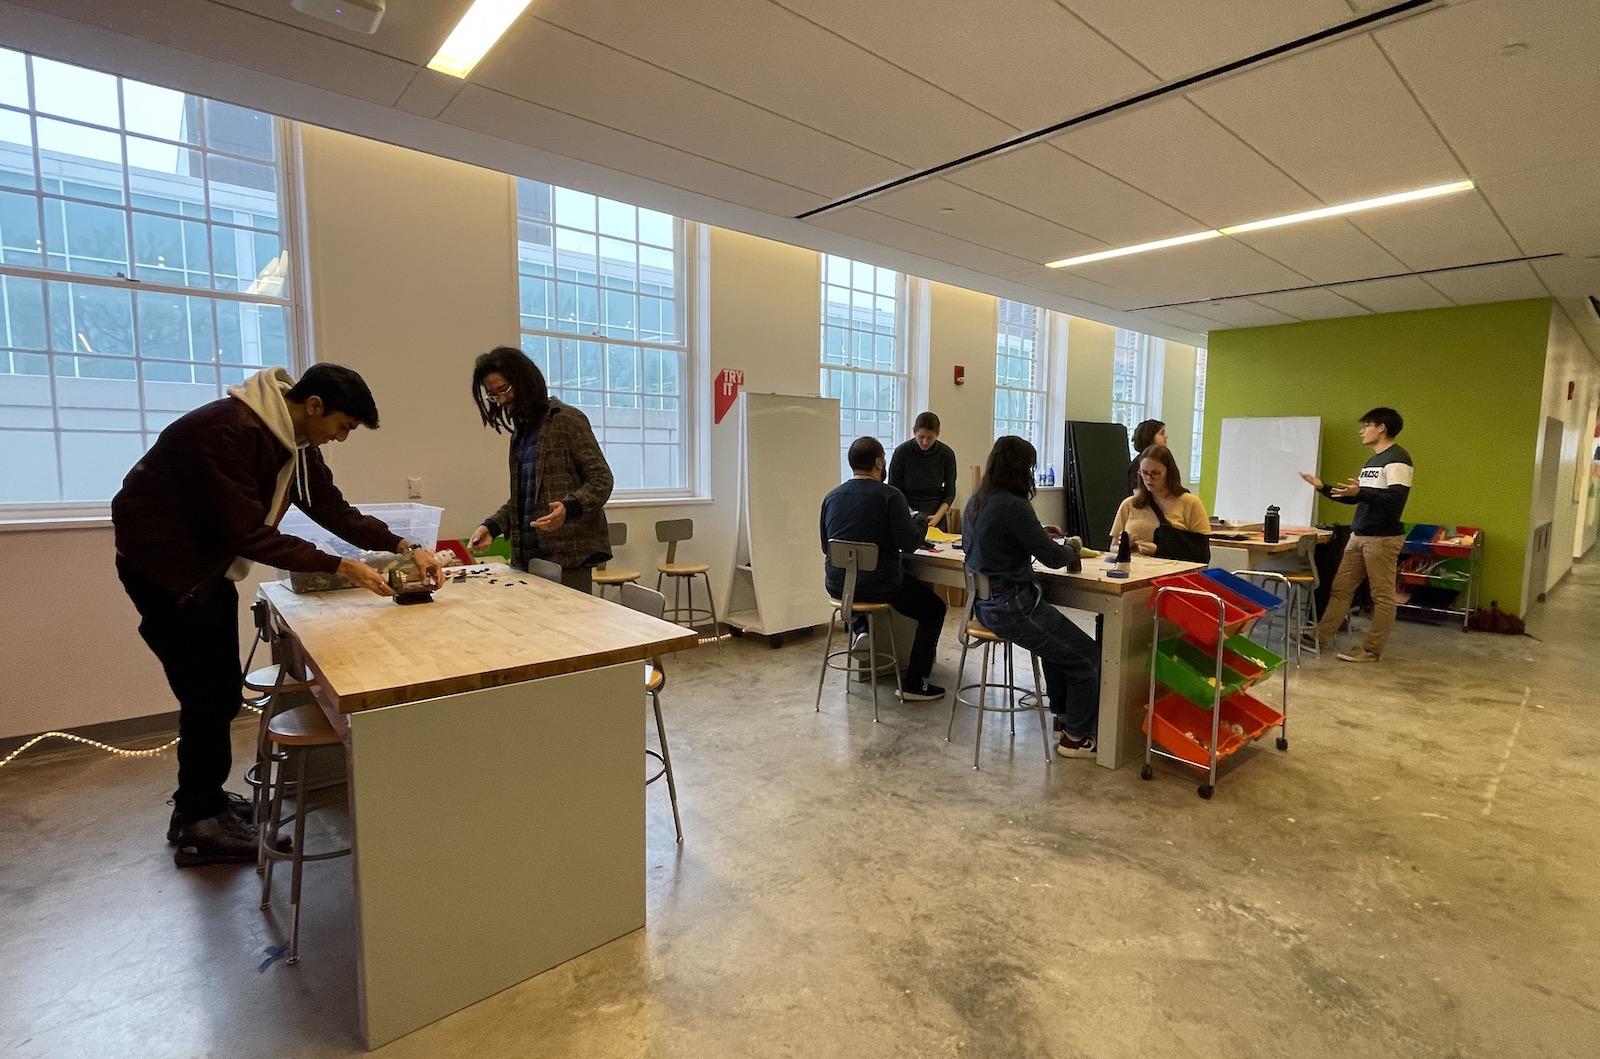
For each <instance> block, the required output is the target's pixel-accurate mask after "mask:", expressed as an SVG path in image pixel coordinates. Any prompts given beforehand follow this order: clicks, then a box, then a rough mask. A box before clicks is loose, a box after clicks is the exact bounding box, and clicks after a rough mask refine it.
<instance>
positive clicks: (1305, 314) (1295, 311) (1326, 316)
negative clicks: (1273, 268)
mask: <svg viewBox="0 0 1600 1059" xmlns="http://www.w3.org/2000/svg"><path fill="white" fill-rule="evenodd" d="M1250 300H1251V301H1253V302H1255V303H1256V304H1257V305H1265V306H1266V307H1267V308H1269V309H1276V310H1278V311H1279V312H1281V313H1288V314H1289V315H1290V316H1292V317H1294V318H1295V319H1296V320H1331V319H1333V318H1335V317H1339V316H1364V315H1366V312H1367V310H1366V309H1364V308H1362V307H1361V306H1359V305H1357V304H1356V303H1355V302H1353V301H1350V300H1349V299H1348V298H1342V297H1340V296H1339V295H1337V294H1335V293H1334V292H1333V291H1331V290H1320V289H1315V288H1314V289H1311V290H1293V291H1283V292H1281V293H1279V294H1258V295H1256V296H1255V297H1254V298H1252V299H1250Z"/></svg>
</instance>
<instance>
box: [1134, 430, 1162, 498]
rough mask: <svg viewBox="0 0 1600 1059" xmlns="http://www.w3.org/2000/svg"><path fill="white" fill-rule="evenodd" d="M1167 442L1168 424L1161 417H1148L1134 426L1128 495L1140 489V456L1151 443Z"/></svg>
mask: <svg viewBox="0 0 1600 1059" xmlns="http://www.w3.org/2000/svg"><path fill="white" fill-rule="evenodd" d="M1166 443H1167V424H1165V423H1163V422H1162V421H1161V420H1159V419H1146V420H1145V421H1144V422H1142V423H1140V424H1139V425H1138V426H1136V427H1134V428H1133V461H1132V462H1131V463H1129V464H1128V495H1129V496H1132V495H1133V494H1134V493H1136V492H1138V491H1139V457H1140V456H1142V455H1143V454H1144V450H1145V449H1148V448H1149V447H1150V446H1151V445H1165V444H1166Z"/></svg>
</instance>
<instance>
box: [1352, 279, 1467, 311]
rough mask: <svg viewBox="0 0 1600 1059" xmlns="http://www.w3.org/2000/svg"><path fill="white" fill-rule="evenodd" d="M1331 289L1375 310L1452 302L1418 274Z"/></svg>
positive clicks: (1440, 305)
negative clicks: (1417, 275)
mask: <svg viewBox="0 0 1600 1059" xmlns="http://www.w3.org/2000/svg"><path fill="white" fill-rule="evenodd" d="M1329 289H1330V290H1332V291H1333V292H1334V293H1335V294H1340V295H1343V296H1344V297H1346V298H1348V299H1350V300H1351V301H1353V302H1355V303H1356V304H1357V305H1360V306H1363V307H1364V308H1367V309H1371V310H1372V311H1373V312H1375V313H1398V312H1404V311H1406V310H1408V309H1438V308H1441V307H1443V306H1446V305H1449V304H1450V300H1449V299H1448V298H1446V297H1445V296H1444V295H1443V294H1440V293H1439V292H1438V291H1436V290H1434V289H1433V288H1432V287H1430V286H1428V285H1427V284H1426V283H1424V282H1423V281H1422V280H1420V279H1418V278H1417V277H1416V276H1399V277H1396V278H1394V279H1374V280H1368V281H1367V282H1365V283H1345V284H1342V285H1340V286H1338V287H1330V288H1329Z"/></svg>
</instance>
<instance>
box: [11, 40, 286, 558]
mask: <svg viewBox="0 0 1600 1059" xmlns="http://www.w3.org/2000/svg"><path fill="white" fill-rule="evenodd" d="M8 50H10V51H13V52H15V53H17V54H20V55H22V56H24V59H25V63H24V75H25V82H26V86H27V105H26V107H19V106H17V105H15V104H10V103H8V104H3V105H0V110H4V111H5V112H6V113H9V114H15V115H20V116H22V117H24V118H26V119H27V123H28V131H29V135H30V137H31V139H32V143H31V154H32V162H33V171H32V175H33V179H34V186H33V187H32V188H31V189H30V188H17V187H6V190H7V191H10V192H12V193H15V194H19V195H22V196H25V197H28V198H31V199H32V200H33V205H34V211H35V217H36V223H37V224H38V225H39V234H40V238H41V240H43V239H45V233H46V231H47V228H46V225H47V218H48V217H49V210H50V209H51V208H52V205H53V204H55V203H60V204H61V205H60V206H59V207H58V208H59V209H61V210H62V211H65V210H66V209H67V207H68V206H70V205H86V206H92V207H98V208H103V209H108V210H114V211H116V212H117V213H118V214H120V216H121V221H122V225H121V227H122V232H121V234H122V238H123V239H124V240H125V243H124V245H125V247H126V261H125V262H109V263H108V264H111V265H117V264H121V265H123V267H124V268H126V270H127V271H126V272H121V271H119V272H117V273H116V274H114V275H100V274H96V273H92V272H77V271H72V270H71V267H70V265H71V261H72V260H76V259H77V256H76V255H72V254H71V253H70V246H69V248H68V250H67V251H66V252H64V253H61V254H57V253H56V251H55V250H54V249H53V248H52V247H49V246H47V245H44V244H43V243H41V244H40V249H39V257H40V264H39V266H37V267H35V266H31V265H23V264H11V263H6V262H0V276H4V277H7V278H12V279H18V280H23V281H30V282H36V283H38V284H39V293H40V303H41V309H42V313H43V315H42V318H41V320H42V326H43V328H44V340H43V341H44V348H42V349H37V350H34V349H20V348H18V349H16V350H15V352H17V353H22V354H28V355H37V356H42V357H44V358H45V362H46V368H47V375H46V376H45V377H46V378H47V379H48V380H49V383H48V384H49V390H50V409H49V411H50V421H51V425H50V426H49V427H48V428H43V427H10V426H8V427H6V428H5V429H6V430H8V431H9V430H17V431H23V432H28V433H48V434H49V435H50V437H51V439H52V441H53V443H54V447H55V473H56V481H57V489H58V492H60V493H64V492H65V491H66V489H65V486H66V480H65V469H64V466H63V463H64V458H63V452H62V439H63V434H111V435H131V436H135V437H137V438H139V439H140V443H141V449H140V455H141V456H142V455H143V453H144V452H148V451H149V448H150V446H151V445H153V444H154V443H155V440H156V438H157V437H158V436H159V435H160V433H161V431H162V430H163V429H165V425H163V426H162V427H160V428H155V429H152V428H151V426H150V419H149V415H150V412H151V410H150V409H149V408H147V400H148V394H147V383H148V382H150V381H156V382H160V381H166V380H148V379H147V377H146V366H147V365H152V364H165V365H173V366H176V367H186V368H189V369H191V372H190V378H191V379H193V378H194V377H195V372H196V371H205V370H214V371H215V372H216V380H217V384H216V393H215V395H214V396H213V397H208V398H206V400H208V401H209V400H216V399H220V398H221V397H223V396H224V395H226V393H227V387H228V386H229V385H232V384H231V383H230V382H228V381H227V380H226V378H225V373H226V372H228V371H230V370H236V371H243V372H244V373H245V375H246V377H248V375H249V374H253V373H254V372H257V371H260V370H263V369H264V368H268V367H278V366H282V367H286V368H287V369H288V370H290V371H296V372H297V371H299V370H301V369H302V368H303V367H304V365H305V364H306V363H307V361H308V359H309V351H310V342H309V335H308V329H307V318H306V313H305V310H304V305H303V301H304V296H305V291H306V287H307V283H306V281H305V277H306V269H305V239H304V236H303V233H304V229H305V225H304V215H303V212H302V199H301V195H300V193H299V192H300V189H299V187H298V180H299V173H300V166H299V135H298V125H297V123H295V122H293V121H290V120H289V119H287V118H283V117H280V116H278V115H275V114H272V113H270V112H267V111H258V110H255V109H254V108H250V107H240V106H239V105H238V104H233V103H229V102H228V101H226V100H217V99H213V98H212V97H210V96H203V95H199V94H197V93H194V92H188V91H184V90H181V89H171V88H168V87H167V86H165V85H157V84H155V83H154V82H149V81H143V80H140V79H139V78H137V77H132V76H129V75H123V74H117V73H112V72H109V71H105V70H97V69H94V68H92V67H87V66H83V65H81V64H78V63H71V62H63V61H60V60H56V59H52V58H50V57H49V56H43V55H37V54H35V53H33V52H30V51H26V50H24V49H21V48H12V49H8ZM34 60H44V61H47V62H50V63H54V64H56V65H59V66H66V67H71V68H74V69H78V70H83V71H86V72H88V73H91V74H100V75H103V76H106V77H111V78H114V79H115V81H116V94H117V120H118V127H115V128H114V127H112V126H110V125H105V124H103V123H99V122H94V121H89V120H86V119H84V118H81V117H76V116H68V115H61V114H56V113H53V112H50V111H41V110H40V109H39V98H38V90H37V87H36V75H35V70H34ZM130 81H131V82H134V83H135V84H138V85H149V86H151V87H155V88H160V89H164V90H166V91H172V92H178V93H180V94H182V95H183V96H184V97H185V98H186V99H192V100H196V101H198V104H199V106H198V111H199V115H200V117H199V121H200V123H201V126H202V128H204V125H205V123H206V122H207V121H208V118H207V115H206V109H207V108H206V104H207V103H218V104H221V105H226V106H229V107H237V108H238V109H241V110H247V111H251V112H252V113H256V114H262V115H264V116H265V117H267V118H269V119H270V120H271V122H272V142H273V148H274V157H273V159H272V160H271V161H270V162H268V161H264V160H263V159H261V158H259V157H254V156H251V155H248V154H242V153H240V152H238V151H230V150H227V149H224V148H217V147H215V146H213V145H212V144H211V143H210V142H209V137H208V136H205V135H203V134H200V133H197V134H196V136H195V142H192V143H189V142H183V141H181V140H178V139H174V138H169V137H162V136H159V135H155V134H152V133H149V132H145V131H140V130H136V129H130V128H129V127H128V100H127V93H126V91H125V85H126V83H127V82H130ZM41 120H44V121H52V122H57V123H61V124H64V125H69V126H72V127H77V128H82V129H85V130H87V131H88V132H91V133H100V134H104V135H110V136H116V137H118V139H119V144H118V147H119V151H120V155H121V163H120V178H121V189H120V194H121V201H120V202H109V201H105V200H97V199H93V198H89V197H85V196H82V195H72V194H68V193H67V189H66V188H65V187H64V186H63V187H62V188H61V189H60V190H59V191H51V190H49V187H48V183H47V179H48V178H47V176H46V166H45V160H44V158H43V156H42V153H41V148H40V146H39V123H40V121H41ZM129 138H133V139H136V140H139V141H141V142H146V141H147V142H150V143H154V144H157V145H160V146H162V147H169V148H172V149H174V150H178V151H191V152H195V153H196V154H198V155H199V156H200V157H201V158H202V160H203V162H204V164H205V175H204V176H202V177H201V179H200V189H201V196H202V197H201V200H200V203H199V206H198V208H199V209H200V211H201V212H200V214H199V215H198V216H190V215H186V214H184V213H183V212H182V210H181V208H180V209H178V210H176V211H166V210H161V209H158V208H153V207H150V206H148V205H141V204H138V203H136V202H135V193H134V181H135V178H134V175H133V173H132V169H133V168H135V167H132V166H131V165H130V160H129V152H128V139H129ZM212 158H222V159H226V160H230V161H239V162H244V163H248V164H251V165H256V166H263V167H270V168H271V169H272V170H273V172H274V175H275V188H274V196H275V206H276V210H277V229H276V231H272V230H270V229H267V228H263V227H259V226H256V225H255V224H249V225H245V224H240V223H238V220H237V217H236V216H235V217H234V218H232V219H231V221H230V220H228V219H224V218H223V217H221V216H220V215H214V214H213V209H212V203H211V196H212V185H213V184H214V183H215V182H216V181H214V180H213V178H212V177H211V175H210V159H212ZM108 164H109V163H108ZM138 217H155V218H162V219H169V220H175V221H178V222H180V223H182V224H186V225H188V224H194V225H201V226H203V227H204V230H205V233H206V253H207V261H206V271H205V273H204V275H205V276H206V277H207V282H208V283H210V284H213V285H211V286H204V287H200V286H188V285H183V284H179V283H171V282H163V281H162V280H160V279H155V278H149V277H147V276H144V275H140V273H141V272H142V271H145V269H144V268H142V267H141V265H140V263H139V262H138V260H137V255H138V251H137V249H136V247H135V244H136V235H135V232H136V227H135V224H136V220H135V219H136V218H138ZM252 220H253V218H252ZM220 232H228V233H237V232H243V233H247V234H250V235H254V234H258V233H259V234H265V235H270V236H273V237H275V238H276V239H277V242H278V255H279V259H280V260H281V261H282V262H283V264H284V268H283V271H282V288H281V289H280V290H279V292H278V293H276V294H271V293H266V292H256V293H252V292H250V291H249V290H242V291H241V290H231V289H224V288H220V287H217V286H215V285H214V284H216V283H217V282H218V272H217V268H218V255H217V251H216V248H217V245H218V234H219V233H220ZM65 234H66V233H65V231H64V229H63V236H65ZM235 237H236V236H235ZM53 256H61V257H63V258H64V259H70V260H67V261H66V263H65V264H64V265H63V267H61V268H59V269H58V268H53V267H50V259H51V258H52V257H53ZM83 256H84V257H85V258H86V259H89V260H94V258H93V255H83ZM183 271H184V273H185V275H187V273H188V271H189V270H187V269H185V270H183ZM129 273H132V275H130V274H129ZM197 274H199V273H197ZM259 277H260V272H258V273H257V276H256V278H257V279H259ZM232 279H233V280H234V281H235V284H236V285H239V284H242V283H243V282H244V277H242V276H235V277H232ZM252 282H253V281H252ZM58 286H59V287H62V288H65V289H66V290H67V291H68V292H71V291H72V290H73V288H75V287H76V288H94V289H99V290H110V291H118V292H122V293H124V294H126V295H127V299H128V322H129V323H128V326H129V333H130V335H131V336H132V341H131V343H130V349H131V351H130V352H129V353H127V354H100V353H96V352H94V351H93V350H92V349H88V350H83V351H80V350H77V349H76V348H74V349H73V350H71V351H62V350H58V349H54V348H51V344H52V341H53V336H54V334H55V328H54V326H53V319H52V313H53V312H56V311H59V310H58V309H57V308H56V307H55V306H54V305H53V304H52V303H53V302H54V301H55V300H56V299H55V297H54V294H53V288H55V287H58ZM142 295H168V296H173V297H178V298H185V299H189V298H193V299H197V300H200V301H203V302H204V303H206V305H207V306H208V307H209V309H210V325H211V329H210V338H211V340H212V341H216V342H220V341H221V340H222V336H223V329H222V320H221V318H220V316H219V307H220V306H221V305H224V304H228V303H231V304H235V305H240V306H245V305H249V306H268V307H272V308H275V309H279V310H281V311H282V314H283V342H284V350H285V353H286V360H287V362H288V363H287V364H286V365H277V364H250V363H238V364H232V363H226V362H224V361H223V360H222V359H221V358H220V357H219V356H214V357H213V358H212V359H211V360H196V359H182V358H176V357H168V356H159V355H153V354H146V353H144V352H143V351H142V348H141V339H140V312H141V309H140V301H141V296H142ZM182 304H183V305H184V309H185V311H186V312H187V311H188V306H189V303H187V302H185V303H182ZM191 338H192V333H191ZM12 350H13V347H11V346H9V345H5V346H4V355H5V356H7V357H8V359H9V357H10V356H11V355H12ZM85 356H88V357H96V358H99V359H106V360H111V359H114V360H117V361H125V362H127V363H129V364H131V366H132V367H133V378H132V380H131V382H132V384H133V388H134V394H135V396H136V398H137V402H138V403H137V407H136V408H117V409H105V410H106V411H118V412H126V413H132V414H135V415H137V416H138V422H139V426H138V428H137V429H115V428H109V427H83V426H70V427H64V426H63V425H62V415H61V412H62V406H61V404H60V401H61V387H60V385H59V383H60V380H61V379H63V378H80V377H82V376H79V375H78V374H77V371H76V366H74V372H73V374H72V375H71V376H66V375H63V374H62V373H61V370H60V365H59V363H58V361H60V360H61V359H62V358H78V357H85ZM7 374H8V375H10V374H13V373H10V372H8V373H7ZM33 377H36V376H33ZM119 381H129V380H119ZM201 403H204V402H201ZM69 407H76V406H69ZM195 407H199V405H198V404H197V405H195ZM86 410H90V411H92V410H95V409H92V408H90V409H86ZM157 411H158V412H165V411H168V410H157ZM181 414H183V413H181V412H178V413H174V414H173V415H172V418H177V416H178V415H181ZM111 500H112V497H110V496H108V497H105V498H104V499H91V500H53V501H11V502H7V501H0V524H4V525H5V526H6V528H50V527H54V526H69V527H70V526H86V525H87V526H93V525H104V524H108V523H109V518H110V513H111Z"/></svg>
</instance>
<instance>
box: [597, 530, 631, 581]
mask: <svg viewBox="0 0 1600 1059" xmlns="http://www.w3.org/2000/svg"><path fill="white" fill-rule="evenodd" d="M609 526H610V530H611V547H612V548H613V549H615V548H620V547H622V546H623V545H624V544H627V543H628V524H627V523H626V522H612V523H610V524H609ZM638 580H639V571H637V570H628V569H625V568H622V567H615V566H612V565H611V564H610V563H609V562H607V563H602V564H601V565H600V566H599V567H597V568H596V569H595V572H594V583H595V584H596V585H597V586H599V589H600V595H601V596H604V595H605V594H606V589H607V588H615V589H618V590H619V591H620V589H621V588H622V586H623V585H631V584H635V583H637V582H638Z"/></svg>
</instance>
